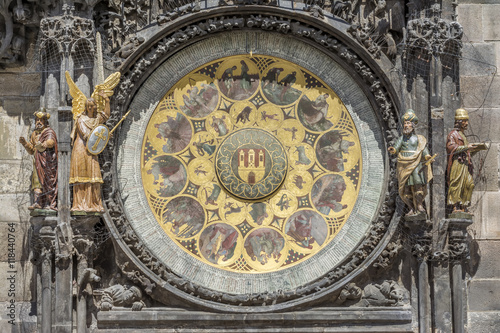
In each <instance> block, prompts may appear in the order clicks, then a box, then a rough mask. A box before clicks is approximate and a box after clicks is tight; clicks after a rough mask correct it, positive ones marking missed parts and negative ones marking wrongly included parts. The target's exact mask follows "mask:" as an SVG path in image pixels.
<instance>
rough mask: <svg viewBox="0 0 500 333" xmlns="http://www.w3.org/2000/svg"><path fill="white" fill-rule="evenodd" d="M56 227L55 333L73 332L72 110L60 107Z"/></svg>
mask: <svg viewBox="0 0 500 333" xmlns="http://www.w3.org/2000/svg"><path fill="white" fill-rule="evenodd" d="M58 111H59V116H58V119H59V133H58V134H57V136H58V140H59V142H58V143H59V147H58V148H59V156H58V157H59V167H58V173H59V175H58V186H59V193H58V194H59V195H58V208H59V214H58V223H57V228H56V242H55V244H56V246H55V250H56V257H55V261H56V272H55V275H56V276H55V278H56V302H55V325H54V329H55V332H57V333H59V332H61V333H62V332H64V333H70V332H72V314H73V258H72V256H73V244H72V243H73V235H72V230H71V225H70V207H71V201H70V189H69V170H70V158H71V138H70V133H71V121H72V118H73V117H72V113H71V107H67V106H63V107H59V109H58Z"/></svg>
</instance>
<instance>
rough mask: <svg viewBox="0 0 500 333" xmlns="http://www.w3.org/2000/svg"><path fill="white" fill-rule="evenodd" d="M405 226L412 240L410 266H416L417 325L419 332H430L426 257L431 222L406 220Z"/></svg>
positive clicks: (428, 252)
mask: <svg viewBox="0 0 500 333" xmlns="http://www.w3.org/2000/svg"><path fill="white" fill-rule="evenodd" d="M405 225H406V227H407V228H408V229H409V233H410V235H411V237H412V239H413V240H414V242H415V243H414V244H413V246H412V254H413V255H414V256H415V257H414V262H413V264H412V267H417V269H416V272H415V273H416V274H413V275H414V276H417V279H418V280H417V285H418V327H419V332H420V333H427V332H429V333H430V332H432V322H431V319H432V312H431V301H430V299H431V294H430V290H431V289H430V282H429V265H428V262H427V260H428V258H429V256H430V254H431V244H432V236H431V230H432V223H431V221H429V220H408V221H405Z"/></svg>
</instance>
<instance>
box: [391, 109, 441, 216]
mask: <svg viewBox="0 0 500 333" xmlns="http://www.w3.org/2000/svg"><path fill="white" fill-rule="evenodd" d="M402 122H403V135H401V136H400V137H399V138H398V139H397V140H396V143H395V144H394V146H393V147H389V149H388V150H389V152H390V153H391V154H397V160H398V162H397V176H398V190H399V195H400V197H401V199H402V200H403V202H404V203H405V204H406V206H408V212H407V214H406V216H405V219H406V220H426V219H427V214H426V211H425V207H424V199H425V197H426V196H427V183H429V182H430V181H431V180H432V169H431V162H432V161H433V160H434V158H435V156H431V155H430V153H429V150H428V148H427V139H426V138H425V137H424V136H423V135H417V134H415V126H416V125H417V124H418V118H417V115H416V114H415V112H414V111H413V110H411V109H409V110H407V111H406V113H405V114H404V115H403V117H402Z"/></svg>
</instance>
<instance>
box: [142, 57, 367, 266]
mask: <svg viewBox="0 0 500 333" xmlns="http://www.w3.org/2000/svg"><path fill="white" fill-rule="evenodd" d="M141 176H142V184H143V188H144V191H145V193H146V197H147V199H148V203H149V206H150V208H151V210H152V212H153V213H154V215H155V217H156V220H157V222H158V223H159V225H160V226H161V227H162V229H163V230H164V232H165V233H166V234H167V235H168V236H169V237H170V238H171V239H172V240H173V241H174V242H175V243H176V244H177V245H178V246H179V247H181V248H182V249H183V250H184V251H185V252H187V253H189V254H190V255H191V256H193V257H195V258H197V259H198V260H200V261H202V262H204V263H205V264H208V265H211V266H214V267H217V268H221V269H224V270H229V271H233V272H244V273H259V272H270V271H276V270H281V269H284V268H287V267H291V266H293V265H296V264H297V263H299V262H302V261H304V260H308V259H309V258H311V257H312V256H314V254H315V253H318V251H320V250H321V249H322V248H324V247H325V246H326V245H327V244H328V243H329V242H330V241H331V240H332V239H334V238H335V236H336V235H337V233H338V232H339V230H340V229H341V228H342V226H343V225H344V223H345V222H346V221H347V218H348V217H349V215H350V214H351V212H352V210H353V207H354V205H355V203H356V198H357V196H358V193H359V190H360V189H359V187H360V182H361V177H362V159H361V145H360V140H359V137H358V132H357V130H356V127H355V125H354V122H353V120H352V118H351V115H350V114H349V112H348V110H347V108H346V106H345V105H344V103H343V102H342V100H341V99H340V98H339V97H338V96H337V95H336V94H335V92H334V91H333V90H332V89H331V88H329V87H328V86H326V84H325V83H324V82H323V81H321V80H320V79H319V78H318V77H317V76H316V75H314V74H313V73H311V72H309V71H307V70H306V69H304V68H301V67H300V66H298V65H296V64H293V63H291V62H288V61H285V60H283V59H278V58H274V57H270V56H263V55H254V56H250V55H239V56H231V57H227V58H222V59H219V60H216V61H212V62H210V63H207V64H205V65H203V66H201V67H199V68H197V69H196V70H194V71H192V72H191V73H189V74H188V75H186V76H185V77H184V78H182V79H181V80H179V81H178V82H177V83H176V84H175V85H174V86H173V87H172V88H171V89H170V90H169V92H168V93H167V94H166V96H165V97H164V98H163V99H162V100H161V101H160V103H159V104H158V106H157V107H156V109H155V111H154V112H153V115H152V116H151V118H150V120H149V123H148V125H147V127H146V130H145V134H144V140H143V146H142V161H141Z"/></svg>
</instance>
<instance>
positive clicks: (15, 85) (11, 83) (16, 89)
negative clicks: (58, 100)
mask: <svg viewBox="0 0 500 333" xmlns="http://www.w3.org/2000/svg"><path fill="white" fill-rule="evenodd" d="M40 82H41V78H40V74H17V73H16V74H6V73H3V74H2V75H1V76H0V86H1V87H2V90H1V91H0V96H40Z"/></svg>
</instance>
